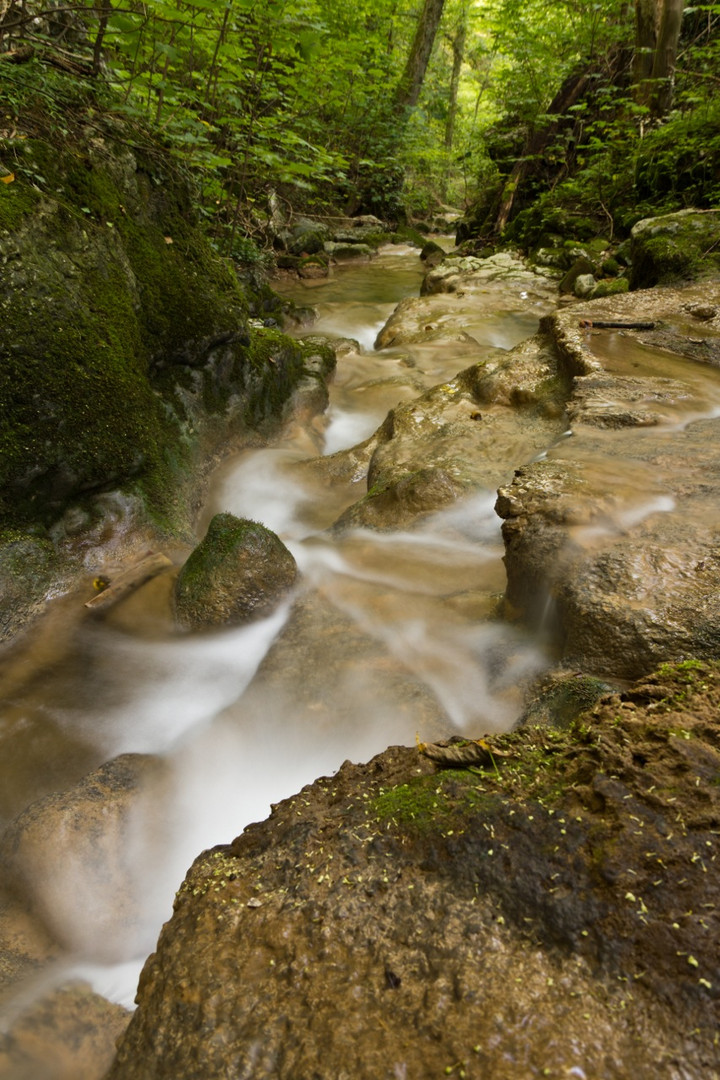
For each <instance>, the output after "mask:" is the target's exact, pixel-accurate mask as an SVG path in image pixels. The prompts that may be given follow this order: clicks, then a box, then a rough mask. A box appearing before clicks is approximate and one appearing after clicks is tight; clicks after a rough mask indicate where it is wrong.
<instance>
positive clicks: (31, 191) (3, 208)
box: [0, 176, 42, 231]
mask: <svg viewBox="0 0 720 1080" xmlns="http://www.w3.org/2000/svg"><path fill="white" fill-rule="evenodd" d="M41 199H42V196H41V194H40V192H39V191H38V190H37V189H35V188H33V187H32V186H31V185H30V184H28V183H26V182H23V180H22V178H18V177H17V176H16V179H15V180H14V181H13V182H12V183H11V184H0V231H1V230H5V229H7V230H10V229H17V228H19V227H20V225H21V224H22V222H23V220H24V218H26V217H28V216H29V215H30V214H34V213H37V210H38V208H39V205H40V202H41Z"/></svg>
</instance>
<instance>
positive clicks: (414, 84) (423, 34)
mask: <svg viewBox="0 0 720 1080" xmlns="http://www.w3.org/2000/svg"><path fill="white" fill-rule="evenodd" d="M444 6H445V0H425V2H424V4H423V9H422V12H421V14H420V19H419V21H418V25H417V30H416V31H415V37H414V38H413V43H412V45H411V46H410V52H409V54H408V58H407V63H406V64H405V70H404V71H403V73H402V76H401V78H400V82H399V83H398V86H397V90H396V92H395V106H396V108H397V109H399V110H405V109H411V108H413V106H415V105H417V101H418V98H419V97H420V91H421V89H422V84H423V79H424V78H425V72H426V70H427V66H428V61H429V60H430V53H431V52H432V47H433V45H434V44H435V35H436V34H437V29H438V26H439V25H440V19H441V18H442V13H443V7H444Z"/></svg>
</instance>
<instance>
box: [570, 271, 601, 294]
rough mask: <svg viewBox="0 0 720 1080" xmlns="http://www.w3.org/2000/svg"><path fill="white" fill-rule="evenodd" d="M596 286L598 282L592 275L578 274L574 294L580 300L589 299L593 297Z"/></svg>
mask: <svg viewBox="0 0 720 1080" xmlns="http://www.w3.org/2000/svg"><path fill="white" fill-rule="evenodd" d="M596 285H597V281H596V280H595V277H594V276H593V275H592V274H578V276H577V277H576V278H575V284H574V285H573V292H574V293H575V295H576V296H577V297H578V298H579V299H581V300H583V299H587V298H588V297H590V296H592V294H593V292H594V290H595V286H596Z"/></svg>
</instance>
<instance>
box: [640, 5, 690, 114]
mask: <svg viewBox="0 0 720 1080" xmlns="http://www.w3.org/2000/svg"><path fill="white" fill-rule="evenodd" d="M684 10H685V0H635V59H634V63H633V76H634V80H635V87H636V89H635V99H636V101H637V102H638V104H640V105H646V106H647V107H648V108H649V109H650V112H651V114H652V115H653V116H664V115H665V113H667V112H668V111H669V110H670V107H671V105H672V99H673V79H674V74H675V63H676V60H677V50H678V42H679V40H680V30H681V27H682V17H683V11H684Z"/></svg>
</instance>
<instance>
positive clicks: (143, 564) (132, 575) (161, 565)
mask: <svg viewBox="0 0 720 1080" xmlns="http://www.w3.org/2000/svg"><path fill="white" fill-rule="evenodd" d="M169 566H172V562H171V560H170V559H168V557H167V556H166V555H162V554H161V553H160V552H152V551H151V552H149V553H148V554H147V555H145V557H144V558H142V559H141V560H140V562H138V563H135V565H134V566H131V567H129V568H128V569H127V570H123V572H122V573H121V574H118V576H117V577H116V578H115V579H114V581H111V582H110V584H109V585H108V586H107V588H105V589H103V591H102V592H99V593H98V594H97V596H93V598H92V600H88V601H87V602H86V604H85V607H86V608H91V609H92V610H93V611H101V610H102V609H103V608H106V607H110V605H111V604H114V603H116V602H117V601H118V600H119V599H120V598H121V597H122V596H125V594H126V593H128V592H131V591H132V590H133V589H137V588H138V586H139V585H143V584H144V583H145V582H146V581H148V580H149V579H150V578H152V577H155V575H156V574H159V573H160V571H161V570H166V569H167V568H168V567H169Z"/></svg>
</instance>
